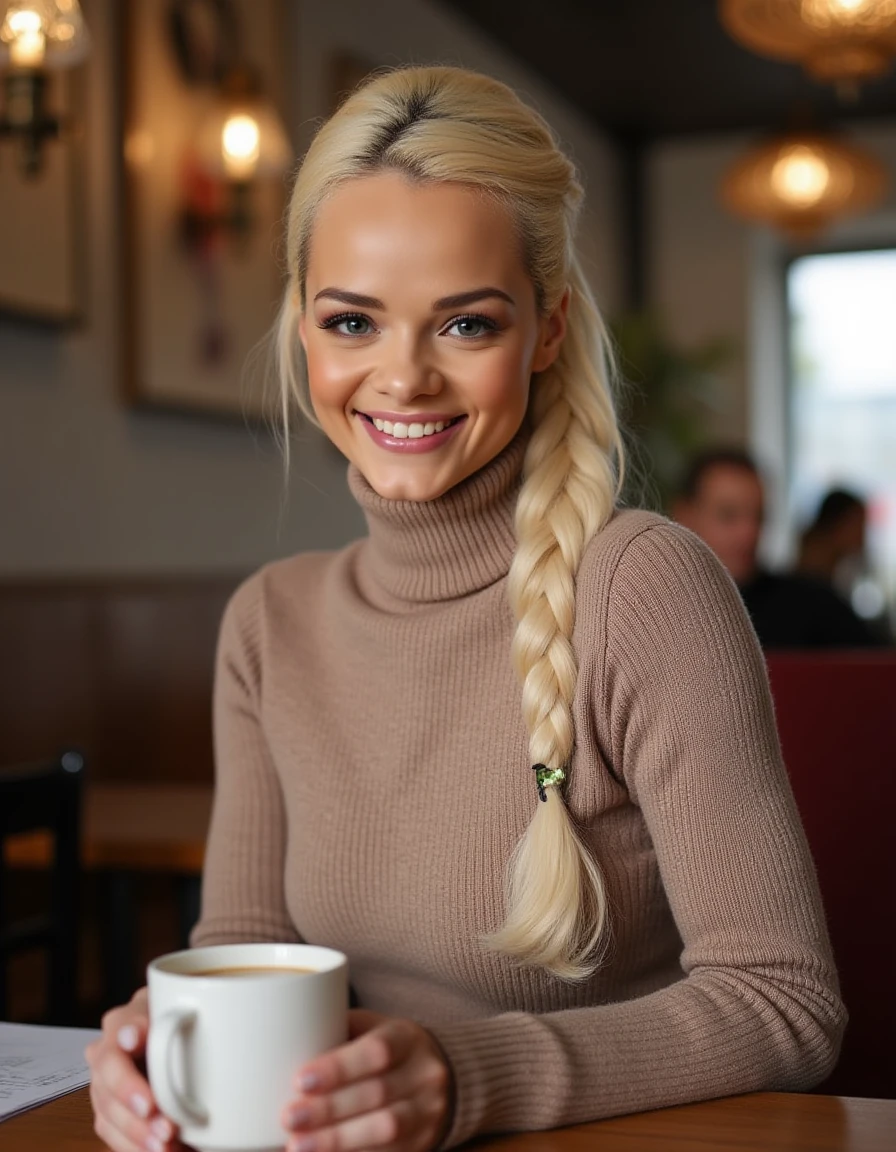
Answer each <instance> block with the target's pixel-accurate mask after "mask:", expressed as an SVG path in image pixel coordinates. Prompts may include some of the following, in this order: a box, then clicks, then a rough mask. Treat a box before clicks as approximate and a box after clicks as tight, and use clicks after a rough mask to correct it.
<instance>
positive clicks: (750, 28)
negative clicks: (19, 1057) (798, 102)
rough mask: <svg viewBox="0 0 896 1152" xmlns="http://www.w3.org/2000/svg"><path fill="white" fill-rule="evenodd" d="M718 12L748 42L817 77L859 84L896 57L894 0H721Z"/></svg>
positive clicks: (731, 30) (730, 31)
mask: <svg viewBox="0 0 896 1152" xmlns="http://www.w3.org/2000/svg"><path fill="white" fill-rule="evenodd" d="M719 18H720V20H721V22H722V26H723V27H724V28H725V30H726V31H727V32H728V34H729V35H730V36H732V37H733V38H734V39H735V40H737V41H738V43H740V44H742V45H743V46H744V47H745V48H749V49H750V50H751V51H753V52H757V53H759V55H761V56H771V57H772V58H773V59H776V60H786V61H789V62H792V63H798V64H802V65H803V67H804V68H805V69H806V71H807V72H808V73H809V75H810V76H812V77H814V78H815V79H816V80H822V81H829V82H835V83H844V84H847V85H848V84H856V83H858V82H859V81H860V80H867V79H869V78H871V77H873V76H880V75H881V74H882V73H884V72H886V71H887V69H888V68H889V67H890V65H891V63H892V61H893V59H894V58H896V0H719Z"/></svg>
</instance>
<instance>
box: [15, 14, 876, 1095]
mask: <svg viewBox="0 0 896 1152" xmlns="http://www.w3.org/2000/svg"><path fill="white" fill-rule="evenodd" d="M4 9H5V10H6V15H5V22H4ZM373 9H375V14H374V12H373ZM54 21H55V23H54ZM404 62H414V63H423V62H439V63H449V64H461V65H464V66H468V67H471V68H475V69H479V70H482V71H484V72H487V73H489V74H492V75H494V76H496V77H498V78H500V79H502V80H505V81H506V82H508V83H509V84H511V85H512V86H513V87H514V88H516V89H517V90H518V91H519V92H520V93H522V94H523V95H524V97H525V98H526V99H527V100H529V101H530V102H532V103H534V104H535V105H536V106H537V107H538V108H539V109H540V110H541V111H542V112H543V114H544V115H545V117H546V119H547V120H548V121H549V122H550V123H551V124H552V125H553V126H554V127H555V129H556V130H557V132H558V134H559V136H560V137H561V139H562V141H563V143H564V145H565V146H566V148H567V149H568V151H569V152H570V153H571V154H572V155H573V156H574V158H575V161H576V164H577V166H578V170H579V173H580V176H581V180H582V182H583V184H584V186H585V188H586V192H587V200H586V208H585V211H584V213H583V218H582V221H581V225H580V243H581V249H582V252H583V255H584V262H585V267H586V270H587V273H588V276H589V277H590V279H591V283H592V286H593V288H594V290H595V293H596V297H597V300H598V302H599V305H600V307H601V309H602V312H603V314H604V316H605V317H606V318H607V320H608V323H609V325H610V329H611V332H612V333H613V336H614V340H615V346H616V350H617V355H618V359H619V370H620V375H621V377H622V378H624V379H625V380H626V381H627V383H626V386H625V390H624V394H622V395H621V397H620V401H619V403H620V407H621V410H622V412H623V414H624V415H625V416H626V417H627V418H628V419H629V423H630V429H631V430H630V438H631V442H632V444H633V447H634V450H635V454H636V457H637V459H638V461H639V465H640V466H639V469H638V471H639V474H640V480H641V487H640V489H639V491H638V492H637V493H632V494H631V495H630V496H629V499H630V500H631V501H632V502H634V501H641V502H644V503H646V504H647V505H648V506H651V507H654V508H656V509H658V510H661V511H665V512H669V511H670V509H671V507H672V503H671V502H672V498H673V496H674V492H675V486H676V483H677V482H678V479H679V477H680V475H681V473H682V470H683V468H684V467H685V464H686V462H687V460H688V459H689V457H691V456H692V455H693V454H694V453H695V452H697V451H699V450H701V449H706V448H709V447H713V446H719V445H723V446H727V447H737V448H741V449H745V450H747V451H749V452H750V453H751V455H752V456H753V457H754V458H755V460H756V461H757V463H758V465H759V468H760V471H761V475H762V478H763V483H764V485H765V493H766V504H765V523H764V529H763V535H762V541H761V550H762V556H763V563H764V564H765V565H767V566H768V567H769V568H770V569H772V570H778V571H787V570H788V569H789V568H790V567H791V566H792V565H793V564H794V562H795V558H796V555H797V551H798V546H799V539H800V534H801V532H802V531H803V529H804V528H805V526H806V525H807V524H808V523H809V521H810V520H811V518H812V515H813V513H814V511H815V509H816V507H817V506H818V504H819V502H820V500H821V498H822V497H823V495H824V494H825V492H827V491H828V490H830V489H833V488H838V489H847V490H849V491H852V492H856V493H858V494H859V495H860V496H861V498H862V500H863V501H864V503H865V506H866V509H867V531H866V539H865V545H864V551H863V553H862V556H861V557H860V558H858V559H856V558H855V557H854V558H853V560H854V561H855V562H854V563H852V564H851V566H850V567H849V571H848V572H846V574H845V575H844V574H843V573H840V574H839V576H838V579H840V580H841V585H840V586H838V595H842V597H844V598H846V599H848V601H849V603H850V605H851V607H852V608H853V609H854V611H855V612H856V613H857V614H858V615H859V616H861V617H864V618H865V619H866V620H867V621H868V623H869V626H872V625H873V626H874V627H875V628H876V629H877V630H878V631H877V635H878V636H879V637H880V638H881V642H880V643H879V644H877V645H875V646H873V647H869V648H867V649H861V650H859V649H853V648H851V647H848V646H847V647H841V648H836V649H834V648H831V649H825V648H820V649H819V648H813V649H811V650H810V649H808V648H801V647H794V648H776V649H774V650H769V651H768V652H767V653H766V657H767V662H768V668H769V674H770V680H771V686H772V693H773V698H774V702H775V708H776V714H777V720H778V726H779V731H780V736H781V740H782V746H783V750H784V756H785V761H786V765H787V770H788V773H789V775H790V778H791V783H792V786H793V790H794V794H795V797H796V801H797V805H798V808H799V810H800V814H801V816H802V819H803V823H804V825H805V827H806V831H807V835H808V838H809V842H810V845H811V848H812V852H813V855H814V858H815V863H816V868H817V871H818V875H819V880H820V885H821V890H822V895H823V898H824V902H825V907H826V912H827V916H828V919H829V924H830V930H831V934H832V939H833V944H834V949H835V953H836V957H837V961H838V965H839V969H840V975H841V980H842V984H843V990H844V996H845V999H846V1002H847V1005H848V1007H849V1011H850V1025H849V1028H848V1031H847V1035H846V1040H845V1042H844V1047H843V1053H842V1057H841V1061H840V1064H839V1066H838V1068H837V1069H836V1070H835V1072H834V1074H833V1076H832V1077H831V1079H830V1080H829V1081H828V1082H827V1083H826V1084H825V1085H822V1086H821V1089H820V1091H822V1092H826V1093H833V1094H840V1095H847V1096H857V1097H862V1096H864V1097H878V1098H880V1097H888V1098H890V1097H896V1059H894V1051H896V1049H894V1045H893V1035H894V1032H896V998H894V997H893V995H892V989H891V983H892V979H893V974H894V972H896V944H894V940H896V934H894V933H893V931H892V925H891V924H890V921H891V920H892V913H893V908H894V902H896V870H894V853H893V851H892V848H891V847H890V843H889V840H890V835H891V828H892V813H893V810H894V805H896V751H894V750H896V704H894V701H896V655H894V654H893V650H892V649H891V648H890V647H889V645H888V643H887V640H888V639H889V638H890V637H891V636H892V634H893V629H894V625H896V448H894V445H896V325H894V319H893V318H894V315H896V9H894V5H893V4H892V3H891V2H889V0H881V2H880V3H875V2H874V0H811V2H808V0H804V2H803V3H798V2H794V3H790V0H786V2H782V3H779V4H769V3H761V2H759V0H752V2H751V0H743V2H739V0H721V2H719V3H711V2H710V0H677V2H676V3H668V2H667V0H632V2H631V3H625V4H622V3H617V2H615V0H553V2H552V3H551V4H549V5H547V4H541V3H536V2H535V0H531V2H530V0H514V2H513V3H510V2H508V0H377V3H376V4H375V5H371V4H370V3H369V2H362V0H339V2H338V3H337V2H335V0H334V2H332V3H312V2H311V0H80V3H76V2H75V0H65V2H64V0H16V2H13V3H9V4H4V3H3V2H2V0H0V837H2V848H3V861H2V863H3V873H2V885H0V1019H4V1020H10V1021H23V1022H49V1023H54V1024H78V1025H82V1026H96V1024H97V1022H98V1021H99V1018H100V1015H101V1013H102V1011H103V1010H104V1008H106V1007H108V1006H109V1005H112V1004H118V1003H121V1002H122V1001H123V1000H124V999H126V998H127V997H128V996H129V995H130V994H131V992H132V991H133V990H134V989H135V988H136V987H138V986H139V985H140V984H142V983H143V977H142V973H143V971H144V970H145V967H146V964H147V962H148V961H149V959H151V958H152V957H153V956H156V955H159V954H160V953H163V952H166V951H171V950H173V949H176V948H177V947H179V946H184V945H185V944H186V942H187V940H188V936H189V931H190V928H191V927H192V925H193V924H194V923H195V920H196V918H197V915H198V910H199V906H200V875H201V869H202V862H203V848H204V837H205V832H206V828H207V825H208V819H209V813H210V809H211V803H212V790H213V781H214V765H213V751H212V743H211V721H210V715H211V698H212V678H213V665H214V655H215V645H216V637H217V632H218V626H219V623H220V620H221V615H222V612H223V609H224V606H225V604H226V603H227V601H228V599H229V597H230V595H231V593H232V592H233V591H234V589H235V588H236V587H237V585H238V584H239V583H240V582H241V581H242V580H243V579H244V578H245V577H246V576H247V575H248V574H250V573H251V572H253V571H254V570H256V569H257V568H259V567H260V566H261V565H263V564H264V563H266V562H268V561H270V560H272V559H275V558H278V557H281V556H286V555H289V554H292V553H295V552H300V551H305V550H316V549H331V548H338V547H341V546H342V545H343V544H345V543H346V542H348V541H350V540H352V539H353V538H355V537H357V536H358V535H360V534H361V533H362V532H363V531H364V522H363V518H362V516H361V514H360V511H359V509H358V507H357V506H356V505H355V503H354V502H353V500H352V499H351V497H350V495H349V493H348V490H347V487H346V481H345V461H344V460H343V458H342V457H341V456H340V455H339V453H338V452H337V451H336V449H335V448H333V446H332V445H330V444H329V443H328V442H327V441H326V440H325V439H324V437H323V436H322V435H320V434H319V433H318V432H317V431H316V430H315V429H313V428H311V427H309V426H298V427H295V428H294V429H293V431H292V433H291V445H290V460H289V466H288V470H287V469H286V468H285V467H284V453H283V445H282V443H281V439H280V438H279V436H278V433H277V415H278V408H277V399H276V395H275V392H276V386H275V384H274V381H273V377H272V372H271V367H270V356H269V352H270V349H269V346H268V345H267V344H266V343H265V340H266V335H267V333H268V332H269V330H270V328H271V325H272V323H273V320H274V317H275V314H276V309H277V304H278V297H279V294H280V292H281V288H282V283H283V263H282V250H281V238H280V232H281V228H280V224H281V220H282V216H283V212H284V206H285V202H286V196H287V194H288V187H289V179H290V176H291V174H292V173H293V172H294V170H295V163H296V160H297V158H298V157H300V156H301V154H302V152H303V151H304V149H305V148H306V147H307V144H308V142H309V140H310V138H311V135H312V133H313V131H314V129H315V126H316V125H317V124H318V123H319V122H320V121H321V119H322V118H324V117H326V116H327V114H328V113H329V112H331V111H332V110H333V109H334V108H335V107H337V106H338V103H339V100H340V99H341V98H342V96H344V94H345V93H346V92H348V91H350V90H351V89H352V88H353V87H354V86H355V85H356V84H358V83H359V82H360V81H361V80H363V78H364V77H365V76H366V75H367V74H368V73H369V72H371V71H372V70H374V69H376V68H379V67H382V66H389V65H396V64H400V63H404ZM744 851H749V845H745V846H744Z"/></svg>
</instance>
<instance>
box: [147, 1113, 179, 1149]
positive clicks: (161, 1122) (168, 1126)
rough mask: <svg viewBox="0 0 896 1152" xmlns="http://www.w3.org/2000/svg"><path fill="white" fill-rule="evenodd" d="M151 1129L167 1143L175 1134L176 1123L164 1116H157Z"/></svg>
mask: <svg viewBox="0 0 896 1152" xmlns="http://www.w3.org/2000/svg"><path fill="white" fill-rule="evenodd" d="M149 1127H150V1130H151V1131H152V1132H155V1134H156V1136H158V1138H159V1139H160V1140H161V1141H162V1142H163V1143H165V1144H167V1143H168V1141H169V1140H170V1139H171V1137H172V1136H173V1135H174V1125H173V1124H172V1123H171V1121H170V1120H166V1119H165V1117H164V1116H157V1117H156V1118H155V1120H153V1121H152V1123H151V1124H150V1126H149Z"/></svg>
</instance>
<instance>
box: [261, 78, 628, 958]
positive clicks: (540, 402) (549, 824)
mask: <svg viewBox="0 0 896 1152" xmlns="http://www.w3.org/2000/svg"><path fill="white" fill-rule="evenodd" d="M383 170H390V171H398V172H400V173H403V174H404V175H405V176H406V177H407V178H408V179H410V180H414V181H427V182H429V181H453V182H457V183H461V184H464V185H467V186H471V187H476V188H478V189H481V190H483V191H485V192H486V193H487V194H489V195H491V196H492V197H494V198H495V199H496V200H497V201H498V202H499V203H500V204H501V205H502V206H503V207H504V208H505V209H506V211H507V212H508V213H509V214H510V217H511V219H512V220H513V221H514V223H515V225H516V228H517V229H518V232H519V236H520V240H521V245H522V251H523V258H524V260H525V264H526V268H527V271H528V273H529V275H530V276H531V279H532V282H533V284H534V286H535V293H536V301H537V303H538V307H539V309H540V310H541V311H542V313H549V312H551V311H552V310H553V309H555V308H556V307H557V306H558V304H559V303H560V301H561V300H562V298H563V295H564V293H565V292H566V291H567V290H569V292H570V301H569V309H568V328H567V333H566V336H565V338H564V341H563V344H562V346H561V350H560V354H559V357H558V359H557V360H556V362H555V363H554V364H553V365H552V366H551V367H550V368H548V369H547V370H545V371H544V372H541V373H538V374H536V375H535V376H534V377H533V382H532V391H531V397H530V405H529V412H530V417H531V424H532V429H533V430H532V435H531V438H530V440H529V443H528V447H527V450H526V455H525V459H524V464H523V483H522V487H521V490H520V494H519V498H518V503H517V508H516V534H517V542H518V543H517V549H516V554H515V556H514V559H513V563H512V565H511V569H510V576H509V595H510V602H511V606H512V608H513V611H514V614H515V617H516V620H517V626H516V632H515V635H514V639H513V645H512V659H513V663H514V667H515V670H516V673H517V675H518V677H519V679H520V683H521V684H522V708H523V718H524V721H525V724H526V727H527V729H528V732H529V749H530V754H531V757H532V763H533V764H535V763H538V764H543V765H546V766H548V767H549V768H562V769H564V770H566V771H567V772H568V769H569V764H570V761H571V758H572V753H573V745H574V731H573V718H572V704H573V698H574V694H575V689H576V677H577V664H576V657H575V653H574V651H573V646H572V633H573V626H574V623H575V579H576V572H577V570H578V566H579V563H580V561H581V558H582V554H583V552H584V550H585V547H586V546H587V544H588V542H589V540H590V539H591V538H592V537H593V536H594V534H595V533H596V532H598V531H599V529H600V528H601V527H602V526H603V525H604V524H605V523H606V521H607V520H608V519H609V517H610V515H611V513H612V510H613V506H614V503H615V501H616V498H617V496H618V492H619V484H620V474H621V467H622V444H621V440H620V435H619V429H618V426H617V422H616V417H615V413H614V408H613V401H612V396H611V390H610V387H609V369H608V354H607V351H606V349H607V341H606V334H605V332H604V328H603V324H602V322H601V319H600V316H599V314H598V311H597V308H596V306H595V304H594V301H593V299H592V296H591V293H590V290H589V288H588V285H587V283H586V281H585V278H584V276H583V275H582V272H581V269H580V267H579V265H578V261H577V260H576V257H575V254H574V246H573V235H574V232H575V224H576V218H577V215H578V211H579V207H580V203H581V199H582V190H581V188H580V186H579V184H578V182H577V180H576V177H575V171H574V168H573V166H572V164H571V163H570V161H569V160H568V159H567V158H566V156H564V155H563V153H562V152H561V151H560V149H559V148H558V146H557V144H556V142H555V140H554V138H553V135H552V134H551V131H550V129H549V128H548V126H547V125H546V124H545V122H544V121H543V120H542V118H541V117H540V116H539V115H538V114H537V113H536V112H534V111H532V109H530V108H528V107H527V106H526V105H525V104H523V103H522V101H521V100H519V98H518V97H517V96H516V95H515V94H514V93H513V92H512V91H511V90H510V89H509V88H507V87H506V86H505V85H503V84H501V83H499V82H498V81H496V80H493V79H491V78H489V77H486V76H481V75H478V74H476V73H473V72H467V71H464V70H462V69H457V68H403V69H396V70H394V71H390V72H386V73H383V74H380V75H378V76H376V77H374V78H373V79H372V80H370V81H368V82H367V83H365V84H364V85H363V86H362V87H360V88H359V89H358V90H357V91H355V93H354V94H353V95H351V96H350V97H349V98H348V100H347V101H346V102H345V103H344V104H343V105H342V107H341V108H340V109H339V111H338V112H337V113H336V114H335V115H334V116H333V117H332V118H331V119H330V120H329V121H327V122H326V123H325V124H324V125H323V127H322V128H321V129H320V131H319V132H318V134H317V136H316V137H315V139H314V141H313V143H312V144H311V147H310V149H309V150H308V153H307V155H306V156H305V159H304V161H303V163H302V167H301V169H300V171H299V174H298V177H297V179H296V183H295V187H294V190H293V195H292V201H291V204H290V211H289V225H288V233H287V260H288V268H289V283H288V285H287V289H286V293H285V297H284V301H283V307H282V309H281V313H280V319H279V321H278V328H277V355H278V364H279V370H280V380H281V411H282V415H283V420H284V424H285V425H286V428H287V430H288V422H289V413H290V406H291V402H292V401H293V400H295V401H296V402H297V403H298V405H299V407H300V408H301V410H302V411H303V412H304V413H305V414H306V415H308V416H309V417H310V418H311V419H312V420H313V419H314V416H313V412H312V410H311V406H310V402H309V401H308V398H307V395H306V393H305V386H304V380H303V374H302V353H301V348H300V344H299V340H298V317H299V314H300V312H301V309H302V308H303V307H304V285H305V276H306V272H307V266H308V255H309V245H310V242H311V234H312V228H313V225H314V220H315V217H316V214H317V211H318V209H319V207H320V205H321V203H322V201H323V200H324V198H325V197H326V196H327V195H328V194H329V193H330V192H331V191H332V190H333V188H334V187H337V186H338V185H339V184H341V183H342V182H343V181H346V180H351V179H355V178H357V177H360V176H365V175H370V174H373V173H376V172H381V171H383ZM287 440H288V434H287ZM532 794H533V799H534V800H535V801H536V802H535V813H534V816H533V818H532V820H531V822H530V824H529V827H528V828H527V830H526V832H525V833H524V835H523V837H522V839H521V840H520V842H519V844H518V845H517V848H516V850H515V852H514V854H513V857H512V859H511V861H510V862H509V865H508V878H507V903H508V908H507V916H506V920H505V923H504V925H503V927H502V928H501V929H500V930H499V931H498V932H496V933H495V934H494V935H492V936H490V937H489V938H488V939H487V943H488V944H489V946H491V947H492V948H495V949H497V950H499V951H501V952H503V953H505V954H508V955H510V956H512V957H514V958H516V959H517V960H518V961H520V962H523V963H528V964H533V965H539V966H542V967H544V968H545V969H547V970H549V971H550V972H552V973H554V974H555V975H557V976H559V977H562V978H565V979H570V980H575V979H582V978H584V977H586V976H588V975H590V974H591V973H592V972H593V971H594V969H595V968H596V966H597V964H598V962H599V960H600V949H601V944H602V941H604V940H605V938H606V927H607V912H606V899H605V893H604V885H603V880H602V877H601V873H600V870H599V868H598V866H597V863H596V862H595V860H594V858H593V857H592V856H591V854H590V853H589V852H588V851H587V850H586V848H585V846H584V845H583V844H582V842H581V840H580V839H579V836H578V834H577V832H576V829H575V827H574V824H573V821H572V818H571V816H570V815H569V812H568V810H567V807H566V804H565V802H564V800H563V797H562V794H561V791H560V789H559V788H558V787H554V786H549V787H547V788H546V789H545V796H546V802H544V803H541V802H539V801H538V799H537V793H536V790H535V781H534V780H533V788H532Z"/></svg>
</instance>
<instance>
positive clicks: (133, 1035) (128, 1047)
mask: <svg viewBox="0 0 896 1152" xmlns="http://www.w3.org/2000/svg"><path fill="white" fill-rule="evenodd" d="M139 1039H140V1036H139V1034H138V1032H137V1029H136V1028H135V1027H134V1025H133V1024H125V1026H124V1028H119V1029H118V1046H119V1048H124V1050H125V1052H133V1051H134V1049H135V1048H136V1047H137V1041H138V1040H139Z"/></svg>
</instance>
